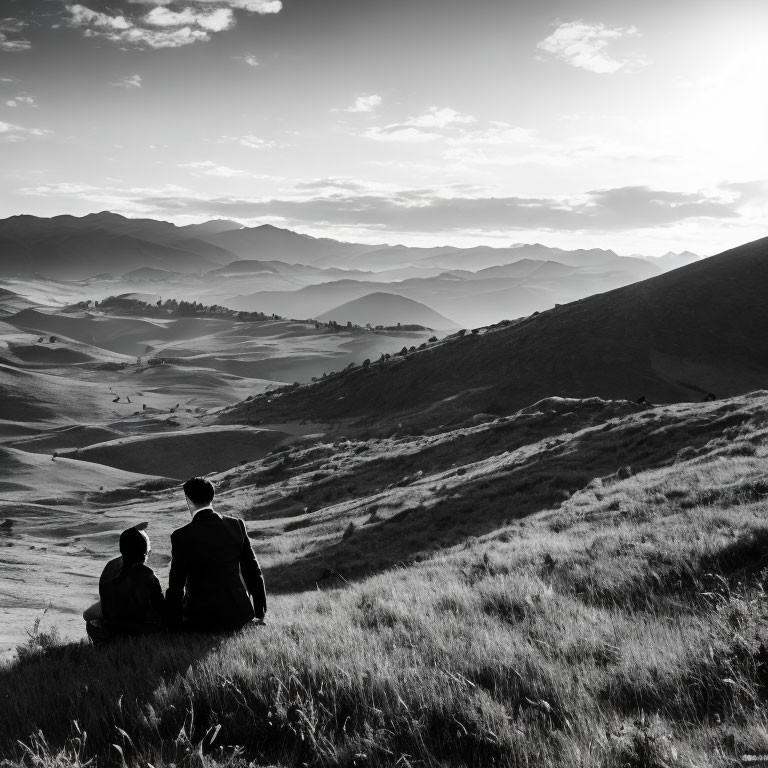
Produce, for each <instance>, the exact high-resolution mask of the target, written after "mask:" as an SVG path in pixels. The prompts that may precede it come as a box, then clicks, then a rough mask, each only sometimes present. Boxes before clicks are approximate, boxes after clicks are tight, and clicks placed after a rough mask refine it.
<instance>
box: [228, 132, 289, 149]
mask: <svg viewBox="0 0 768 768" xmlns="http://www.w3.org/2000/svg"><path fill="white" fill-rule="evenodd" d="M220 141H222V142H224V143H227V144H239V145H240V146H241V147H247V148H248V149H275V148H276V147H281V146H283V145H282V144H278V143H277V142H276V141H271V140H269V139H262V138H260V137H259V136H254V135H253V134H246V135H245V136H222V137H221V139H220Z"/></svg>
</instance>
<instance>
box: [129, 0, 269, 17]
mask: <svg viewBox="0 0 768 768" xmlns="http://www.w3.org/2000/svg"><path fill="white" fill-rule="evenodd" d="M128 2H129V3H131V4H133V5H154V6H164V5H171V4H173V3H175V2H177V0H128ZM189 3H193V4H194V3H197V4H198V5H205V6H211V5H224V6H226V7H227V8H233V9H238V10H243V11H250V12H251V13H260V14H268V13H279V12H280V11H281V10H282V8H283V4H282V2H280V0H188V2H187V5H188V4H189Z"/></svg>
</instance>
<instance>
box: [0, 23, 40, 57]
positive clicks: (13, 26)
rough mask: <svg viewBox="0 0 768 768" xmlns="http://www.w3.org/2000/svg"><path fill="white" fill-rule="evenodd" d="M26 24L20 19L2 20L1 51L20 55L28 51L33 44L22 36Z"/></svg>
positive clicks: (0, 30) (0, 28)
mask: <svg viewBox="0 0 768 768" xmlns="http://www.w3.org/2000/svg"><path fill="white" fill-rule="evenodd" d="M25 26H26V24H25V23H24V22H23V21H20V20H19V19H0V51H5V52H6V53H20V52H22V51H28V50H29V49H30V48H31V47H32V43H30V42H29V40H27V39H26V38H25V37H24V35H23V34H22V32H21V30H22V29H24V27H25Z"/></svg>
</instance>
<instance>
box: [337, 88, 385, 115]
mask: <svg viewBox="0 0 768 768" xmlns="http://www.w3.org/2000/svg"><path fill="white" fill-rule="evenodd" d="M381 101H382V99H381V96H379V95H378V94H377V93H370V94H367V95H364V96H358V97H357V98H356V99H355V101H354V103H353V104H352V105H351V106H349V107H347V108H346V109H345V110H344V111H345V112H373V111H374V110H375V109H376V108H377V107H379V106H381Z"/></svg>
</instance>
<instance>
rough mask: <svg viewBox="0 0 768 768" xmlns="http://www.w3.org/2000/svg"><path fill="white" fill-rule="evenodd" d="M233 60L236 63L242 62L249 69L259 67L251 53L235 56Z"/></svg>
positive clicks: (257, 61)
mask: <svg viewBox="0 0 768 768" xmlns="http://www.w3.org/2000/svg"><path fill="white" fill-rule="evenodd" d="M235 58H236V59H237V60H238V61H242V62H244V63H245V64H247V65H248V66H249V67H258V66H259V60H258V59H257V58H256V57H255V56H254V55H253V54H252V53H246V54H245V55H244V56H235Z"/></svg>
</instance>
